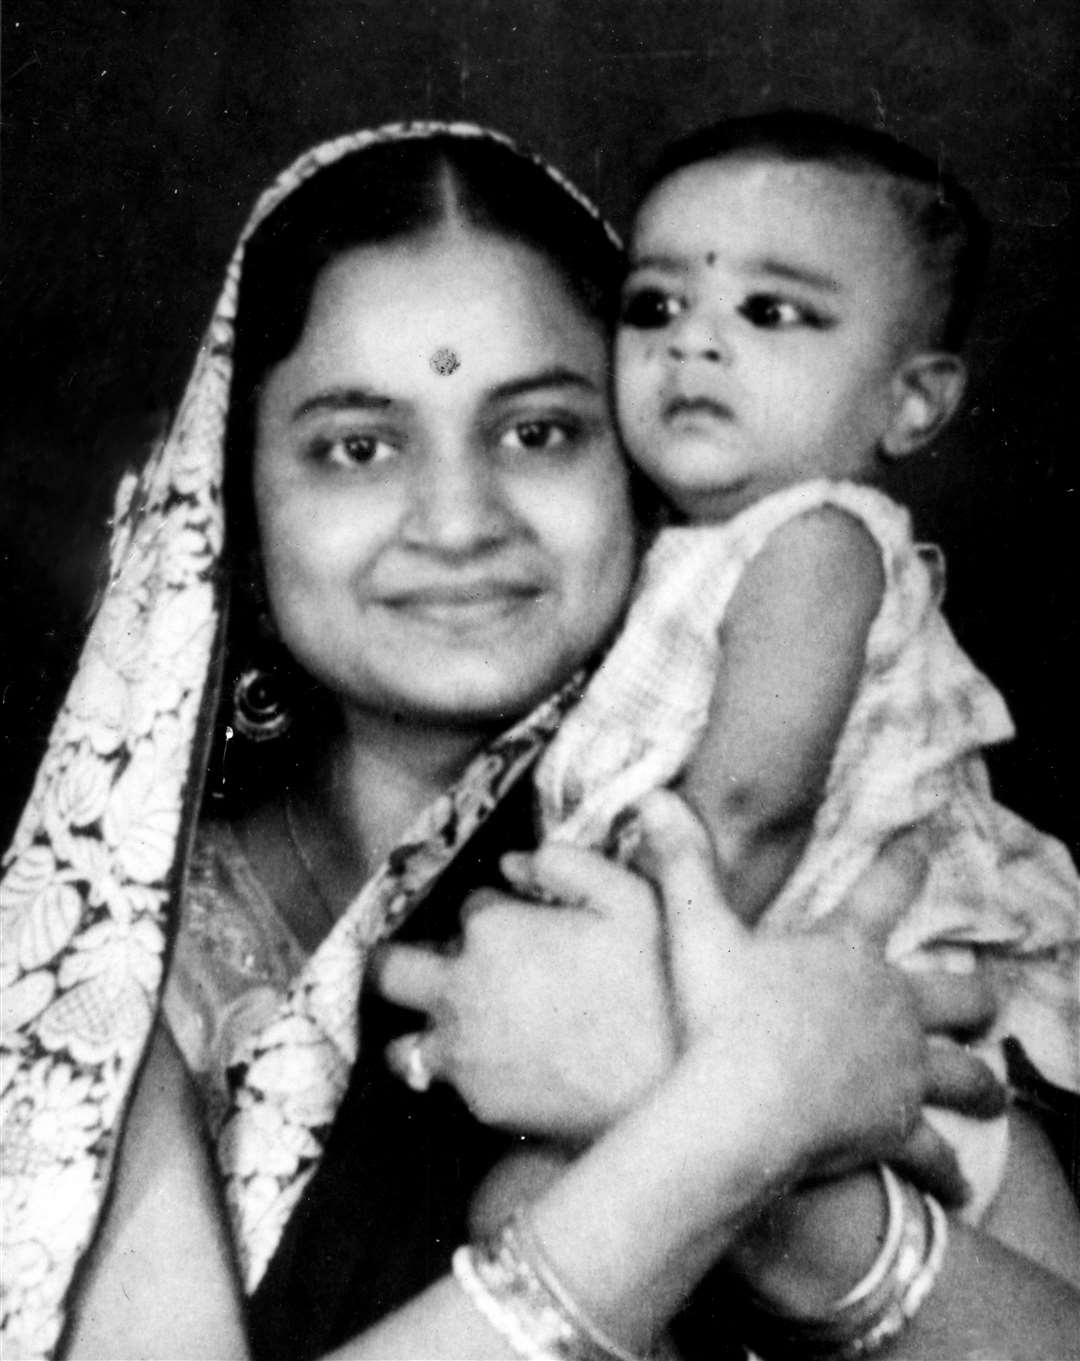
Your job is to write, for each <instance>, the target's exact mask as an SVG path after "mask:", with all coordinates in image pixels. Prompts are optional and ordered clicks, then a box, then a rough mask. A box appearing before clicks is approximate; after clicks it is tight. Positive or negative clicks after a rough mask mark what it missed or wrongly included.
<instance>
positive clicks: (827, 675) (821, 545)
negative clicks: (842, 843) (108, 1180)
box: [680, 508, 884, 921]
mask: <svg viewBox="0 0 1080 1361" xmlns="http://www.w3.org/2000/svg"><path fill="white" fill-rule="evenodd" d="M883 590H884V575H883V571H882V565H881V551H880V549H879V548H878V546H877V544H876V543H875V542H874V540H873V539H872V538H871V536H870V535H869V533H868V532H867V531H866V530H865V529H864V528H863V526H862V525H861V524H859V522H858V521H856V520H855V519H854V518H853V517H852V516H850V515H848V514H846V513H844V512H843V511H839V510H834V509H831V508H825V509H823V510H819V511H818V512H816V513H814V514H812V515H804V516H801V517H799V518H798V519H796V520H793V521H791V522H790V523H788V524H786V525H784V526H783V527H781V528H780V529H778V530H777V531H776V533H775V534H774V535H773V536H772V538H771V539H770V540H769V542H768V543H767V544H766V546H765V547H764V549H763V550H762V551H761V553H760V554H759V555H758V556H757V557H756V558H754V559H753V561H751V562H750V564H749V565H748V566H747V568H746V570H745V572H744V574H743V577H742V579H741V580H740V582H739V584H738V586H737V588H736V590H735V593H734V595H733V596H732V599H731V603H730V605H729V606H728V609H727V613H726V615H725V618H724V623H723V626H722V636H721V642H722V646H723V667H722V673H721V675H720V676H719V678H718V682H717V688H716V690H715V692H714V694H713V699H712V704H711V707H710V711H709V720H708V724H707V727H706V730H705V732H704V734H703V736H702V739H701V741H700V742H699V743H698V746H697V750H696V751H695V752H694V754H693V756H692V757H691V759H690V763H689V766H688V769H687V773H686V775H685V777H684V778H683V780H682V782H681V785H680V792H682V793H683V794H685V796H686V797H687V799H688V800H689V801H690V803H691V804H692V805H693V807H694V808H695V810H696V811H697V813H698V815H699V816H700V817H701V818H702V820H703V821H704V823H705V825H706V827H707V828H708V829H709V832H710V834H711V836H712V839H713V845H714V847H715V849H716V851H717V855H718V858H719V861H720V866H721V871H722V873H723V876H724V877H723V884H724V890H725V893H726V894H727V898H728V901H729V902H730V903H731V906H732V907H733V908H734V910H735V911H736V912H737V913H738V914H739V916H740V917H742V919H743V920H744V921H755V920H756V919H757V917H758V916H759V915H760V913H761V912H762V911H763V910H764V908H765V907H766V905H767V904H768V903H769V902H771V901H772V899H773V898H774V897H775V896H776V894H777V892H778V891H779V889H780V888H781V887H782V885H783V884H784V881H785V880H786V879H787V877H788V875H789V874H790V873H791V871H792V869H793V868H794V867H795V864H796V862H797V861H798V858H799V856H800V855H801V854H802V851H803V849H804V846H805V844H806V837H807V834H808V831H809V828H810V824H811V822H812V820H813V816H814V812H815V810H816V808H817V806H818V803H819V802H820V799H821V795H822V792H823V790H824V788H825V780H826V777H827V775H828V772H829V766H830V763H831V761H832V757H833V751H834V749H835V747H836V743H837V740H838V738H839V736H840V733H841V731H842V729H843V725H844V723H845V721H846V719H847V716H848V711H849V710H850V708H851V703H852V700H853V699H854V696H855V691H856V687H857V685H858V683H859V678H860V676H861V675H862V670H863V665H864V662H865V657H866V639H867V635H868V633H869V631H870V626H871V624H872V623H873V621H874V618H875V617H876V615H877V612H878V610H879V608H880V606H881V598H882V592H883Z"/></svg>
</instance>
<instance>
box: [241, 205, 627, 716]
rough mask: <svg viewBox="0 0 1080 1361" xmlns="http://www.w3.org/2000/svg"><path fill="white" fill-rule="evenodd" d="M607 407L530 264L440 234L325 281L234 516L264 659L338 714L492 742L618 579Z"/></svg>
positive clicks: (263, 407) (539, 690) (601, 375)
mask: <svg viewBox="0 0 1080 1361" xmlns="http://www.w3.org/2000/svg"><path fill="white" fill-rule="evenodd" d="M439 347H443V348H445V347H451V348H452V349H453V351H454V355H455V357H456V359H457V361H458V362H457V367H456V368H454V370H453V371H452V372H441V371H439V370H438V369H436V368H433V367H432V364H431V362H430V359H431V355H432V354H433V353H435V352H436V350H437V349H438V348H439ZM607 389H608V359H607V349H606V344H605V337H604V334H603V331H602V328H601V327H600V325H599V324H598V323H595V322H594V321H593V320H592V319H591V318H590V317H588V316H587V315H586V314H585V313H583V311H582V309H581V307H580V305H579V304H578V303H577V301H576V300H575V299H574V298H573V297H572V296H571V295H570V293H569V292H568V290H567V287H566V285H565V283H564V282H563V280H562V278H561V277H560V276H559V274H558V273H557V271H556V270H555V269H554V268H553V267H552V266H551V265H550V264H548V263H547V261H546V260H545V259H544V258H543V257H542V256H540V255H538V254H537V253H536V252H534V251H533V250H531V249H530V248H528V247H525V246H521V245H513V244H508V243H507V242H505V241H502V240H501V239H499V238H495V237H492V236H488V235H484V234H483V233H479V232H476V231H475V230H472V229H468V228H463V227H461V226H459V225H457V224H455V225H454V226H453V227H450V228H444V229H443V230H442V231H441V232H439V233H438V234H436V235H433V236H430V235H429V236H426V237H421V238H419V239H416V240H406V241H403V242H397V243H395V244H394V245H392V246H391V245H385V246H382V245H380V246H370V247H363V248H359V249H355V250H352V251H350V252H348V253H347V254H345V255H342V256H339V257H338V258H337V259H336V260H335V261H334V262H333V263H332V264H331V265H329V266H328V267H327V268H326V269H325V270H324V271H323V273H322V275H321V276H320V278H319V280H318V282H317V283H316V286H315V290H314V293H313V296H312V301H311V305H310V309H309V313H308V317H307V320H306V323H305V328H304V331H303V333H302V335H301V338H300V341H299V343H298V344H297V346H296V348H295V349H294V350H293V352H292V353H291V354H290V355H288V356H287V357H286V359H284V360H283V361H282V362H281V363H280V364H278V365H277V367H276V368H274V369H273V370H271V372H270V374H269V377H268V378H267V380H266V382H265V383H264V385H263V389H262V392H261V395H260V401H259V407H258V419H257V441H256V453H255V500H256V507H257V511H258V515H259V528H260V539H261V541H262V543H263V545H264V548H263V557H264V566H265V571H266V584H267V590H268V594H269V598H270V605H271V611H272V614H273V618H274V622H275V624H276V626H277V629H278V631H279V633H280V635H281V639H282V641H283V642H284V643H285V645H286V646H287V647H288V649H289V651H290V652H291V653H292V654H293V655H294V656H295V657H296V659H297V660H298V661H299V662H300V664H301V665H302V666H303V667H305V669H306V670H308V671H309V672H310V673H311V674H312V675H313V676H314V677H315V679H316V680H318V681H320V682H321V683H322V684H323V685H324V686H326V688H327V689H328V690H330V691H331V692H332V693H334V694H335V695H337V696H338V697H339V699H340V702H341V703H342V704H343V705H344V706H345V708H346V709H349V710H355V711H362V712H366V713H369V714H372V715H374V714H378V713H385V712H390V713H393V714H395V715H398V716H400V715H404V714H414V715H416V716H417V717H418V718H421V719H422V721H423V722H425V723H430V722H432V721H434V720H436V719H442V718H445V719H447V720H448V721H451V722H453V723H463V724H464V725H466V726H468V725H470V724H474V723H476V722H478V721H482V722H485V723H486V722H494V721H499V722H503V721H505V720H506V718H507V717H510V716H513V715H514V714H516V713H522V712H525V711H526V710H527V709H528V708H530V707H531V706H532V705H533V704H534V703H535V702H536V701H537V700H538V699H540V698H541V697H542V696H544V695H545V694H547V693H549V692H550V691H551V690H552V689H553V688H554V687H556V686H558V685H559V684H561V683H562V682H563V681H564V680H565V679H566V677H567V676H568V675H570V674H572V672H573V671H574V670H576V669H577V668H578V667H579V666H580V665H581V664H582V663H583V662H584V661H586V660H587V659H588V658H589V657H591V656H592V655H593V654H595V653H596V652H597V651H599V649H600V648H601V647H602V646H603V645H604V643H605V642H606V641H607V638H608V637H609V635H610V633H611V631H612V629H613V627H614V625H615V623H616V621H617V620H618V618H619V617H620V615H621V612H622V608H623V605H624V602H625V599H626V596H627V593H628V590H629V586H630V580H631V576H632V572H633V568H634V535H633V530H632V521H631V514H630V508H629V500H628V495H627V476H626V469H625V466H624V463H623V460H622V457H621V454H620V452H619V449H618V446H617V444H616V441H615V437H614V434H613V431H612V427H611V421H610V416H609V411H608V402H607Z"/></svg>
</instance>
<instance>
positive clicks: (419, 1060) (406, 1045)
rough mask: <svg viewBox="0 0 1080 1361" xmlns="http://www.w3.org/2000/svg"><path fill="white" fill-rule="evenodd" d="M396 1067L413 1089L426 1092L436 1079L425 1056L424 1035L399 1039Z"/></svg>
mask: <svg viewBox="0 0 1080 1361" xmlns="http://www.w3.org/2000/svg"><path fill="white" fill-rule="evenodd" d="M394 1058H395V1063H394V1068H395V1071H396V1072H397V1075H398V1077H400V1078H401V1080H402V1082H404V1084H405V1085H406V1087H408V1088H409V1089H410V1090H411V1091H414V1092H426V1091H427V1089H428V1088H429V1087H430V1086H431V1084H432V1082H434V1080H435V1074H434V1073H433V1072H432V1071H431V1068H430V1067H429V1065H428V1061H427V1059H426V1058H425V1057H424V1036H423V1035H422V1034H420V1033H416V1034H414V1035H406V1036H404V1037H403V1038H402V1039H401V1040H399V1041H398V1044H397V1046H396V1051H395V1054H394Z"/></svg>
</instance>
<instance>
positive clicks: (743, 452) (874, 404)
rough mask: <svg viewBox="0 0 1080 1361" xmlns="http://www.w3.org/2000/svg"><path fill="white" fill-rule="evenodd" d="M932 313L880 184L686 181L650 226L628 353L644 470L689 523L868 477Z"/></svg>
mask: <svg viewBox="0 0 1080 1361" xmlns="http://www.w3.org/2000/svg"><path fill="white" fill-rule="evenodd" d="M918 296H919V278H918V275H917V272H916V268H915V264H914V261H913V259H912V254H911V249H910V246H909V245H908V243H907V241H906V239H905V237H904V234H903V229H902V227H901V225H900V223H899V222H898V221H897V220H896V217H895V214H894V210H893V209H892V208H891V206H890V204H889V201H888V199H887V197H886V194H885V191H884V189H883V188H882V187H881V186H880V185H879V184H877V183H876V182H874V181H870V180H867V179H866V178H863V177H857V176H855V175H853V174H848V173H846V172H843V171H839V170H836V169H833V168H832V167H829V166H823V165H815V164H790V163H788V162H783V161H776V160H766V159H752V158H738V159H731V160H722V161H706V162H702V163H701V164H698V165H693V166H688V167H687V168H686V169H684V170H681V171H678V172H677V173H676V174H674V175H672V176H671V177H670V178H669V179H667V180H665V181H663V182H662V183H661V184H660V185H659V186H658V187H657V188H656V189H655V190H654V191H653V193H652V194H651V195H650V196H649V197H648V199H646V201H645V203H644V204H643V206H642V208H641V210H640V212H639V214H638V217H637V221H636V223H635V227H634V233H633V240H632V248H631V272H630V275H629V278H628V280H627V283H626V288H625V292H624V297H623V306H622V316H621V320H620V323H619V328H618V332H617V336H616V347H615V356H616V367H615V375H616V379H615V381H616V399H617V409H618V416H619V422H620V425H621V428H622V434H623V438H624V440H625V442H626V445H627V447H628V449H629V451H630V454H631V456H632V457H633V458H634V460H635V462H637V464H638V465H639V466H640V467H641V469H642V470H643V471H644V472H645V473H646V475H647V476H648V477H650V478H651V479H652V480H653V481H655V482H656V483H657V484H658V485H659V486H660V487H661V488H662V489H663V490H664V491H665V492H667V494H668V495H669V496H670V497H671V498H672V500H673V501H674V502H675V504H676V505H677V506H679V508H680V509H681V510H683V512H684V513H685V514H687V515H688V516H689V517H690V518H691V519H693V520H724V519H726V518H728V516H730V515H732V514H734V513H735V512H736V511H738V510H741V509H742V508H743V507H744V506H746V505H749V504H750V503H751V502H753V501H755V500H757V499H759V498H760V497H761V496H763V495H765V494H766V493H767V492H770V491H773V490H776V489H777V488H779V487H782V486H786V485H788V484H790V483H792V482H796V481H802V480H804V479H806V478H810V477H817V476H828V477H856V478H857V477H864V476H867V475H869V473H870V472H871V471H872V469H873V466H874V462H875V458H876V451H877V448H878V444H879V441H880V439H881V437H882V436H883V434H884V433H885V431H886V429H887V428H888V427H889V425H890V422H891V421H892V419H893V417H894V414H895V412H896V409H897V406H898V402H899V393H898V390H897V383H896V381H895V380H896V377H897V372H898V369H899V366H900V364H901V361H902V360H903V359H904V358H905V357H907V355H908V354H909V353H910V352H911V351H912V349H913V348H914V346H913V336H914V334H915V332H914V324H913V317H914V316H915V314H916V313H917V310H918V309H917V307H916V306H914V305H913V299H915V298H917V297H918Z"/></svg>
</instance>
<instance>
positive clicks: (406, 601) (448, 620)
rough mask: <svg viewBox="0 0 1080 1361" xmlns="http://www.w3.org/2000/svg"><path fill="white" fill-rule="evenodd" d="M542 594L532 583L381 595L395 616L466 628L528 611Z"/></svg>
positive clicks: (430, 588)
mask: <svg viewBox="0 0 1080 1361" xmlns="http://www.w3.org/2000/svg"><path fill="white" fill-rule="evenodd" d="M544 594H545V589H544V587H543V585H542V584H541V583H539V582H535V581H485V582H478V583H475V584H472V585H465V586H424V587H416V588H410V589H406V590H401V591H395V592H392V593H388V594H386V595H384V596H383V598H382V604H383V605H384V607H385V608H387V609H390V610H393V611H394V612H395V613H398V614H403V615H408V616H410V617H412V618H415V619H420V620H424V621H426V622H429V623H432V624H440V625H450V626H452V627H455V628H469V627H472V626H477V625H484V624H487V623H491V622H495V621H498V620H500V619H504V618H506V617H508V616H511V615H513V614H516V613H518V612H519V611H521V610H523V609H531V608H532V606H534V605H535V604H536V603H537V602H538V601H539V600H540V599H541V598H542V597H543V596H544Z"/></svg>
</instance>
